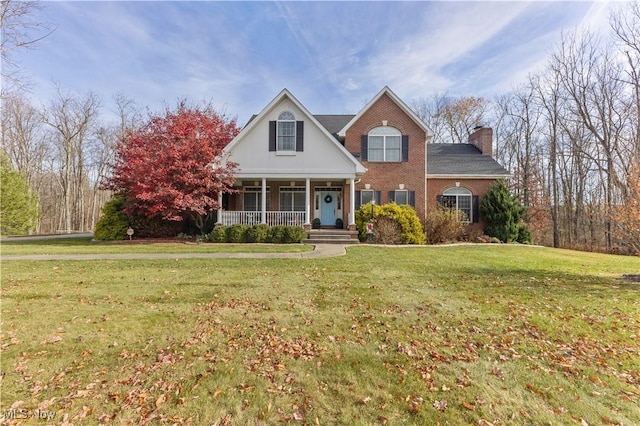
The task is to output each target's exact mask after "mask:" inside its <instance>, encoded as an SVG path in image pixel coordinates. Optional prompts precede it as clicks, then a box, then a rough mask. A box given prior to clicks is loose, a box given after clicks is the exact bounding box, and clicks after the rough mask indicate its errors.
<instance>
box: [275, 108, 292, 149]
mask: <svg viewBox="0 0 640 426" xmlns="http://www.w3.org/2000/svg"><path fill="white" fill-rule="evenodd" d="M295 150H296V118H295V117H294V116H293V114H291V113H290V112H289V111H286V112H283V113H282V114H280V115H279V116H278V151H295Z"/></svg>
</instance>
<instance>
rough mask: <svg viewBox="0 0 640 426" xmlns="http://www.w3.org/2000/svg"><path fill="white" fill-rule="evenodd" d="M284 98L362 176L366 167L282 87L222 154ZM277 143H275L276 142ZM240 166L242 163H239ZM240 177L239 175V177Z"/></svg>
mask: <svg viewBox="0 0 640 426" xmlns="http://www.w3.org/2000/svg"><path fill="white" fill-rule="evenodd" d="M284 99H289V100H290V101H291V102H293V104H294V105H295V106H296V107H298V108H299V109H300V110H301V111H302V113H303V114H304V116H305V117H304V120H303V121H308V122H310V123H311V124H313V125H314V126H315V127H316V128H317V129H318V130H319V131H320V132H322V133H323V134H324V136H325V137H326V138H327V140H328V141H330V142H331V143H332V144H333V145H334V146H335V147H336V148H337V149H338V150H339V151H340V152H341V153H342V155H343V156H344V157H345V158H347V159H348V160H349V161H350V162H351V163H353V165H354V167H355V176H362V175H363V174H364V173H365V172H366V171H367V169H366V168H365V167H364V166H363V165H362V163H360V162H359V161H358V160H356V159H355V158H354V156H353V155H351V153H350V152H349V151H347V149H346V148H345V147H344V146H342V144H341V143H340V142H339V141H338V140H337V139H336V138H335V137H334V136H333V135H332V134H331V133H329V131H328V130H327V129H326V128H325V127H324V126H323V125H322V124H320V122H319V121H318V120H317V119H316V118H315V117H314V116H313V115H312V114H311V113H310V112H309V111H308V110H307V108H305V106H304V105H302V104H301V103H300V101H298V100H297V99H296V98H295V97H294V96H293V95H292V94H291V92H289V91H288V90H287V89H282V91H281V92H280V93H279V94H278V96H276V97H275V98H273V100H272V101H271V102H269V103H268V104H267V106H265V107H264V108H263V110H262V111H260V113H259V114H258V115H257V116H256V117H255V118H254V119H253V120H251V122H250V123H249V124H247V125H246V126H245V127H244V128H243V129H242V130H241V131H240V133H238V135H237V136H236V137H235V138H233V140H232V141H231V142H230V143H229V144H228V145H227V146H225V147H224V148H223V149H222V152H223V156H224V155H226V156H228V155H230V154H231V153H232V152H233V150H234V148H235V147H236V145H238V144H239V143H240V142H242V140H243V139H244V137H245V136H246V135H248V134H249V133H251V131H252V130H253V129H254V128H255V127H256V126H258V125H259V123H261V122H262V121H263V120H264V119H265V117H267V116H268V115H269V114H270V113H271V111H272V110H273V109H274V108H275V107H276V106H277V105H279V104H280V103H281V102H282V101H283V100H284ZM276 134H277V132H276ZM276 145H277V144H276ZM240 166H242V165H240ZM252 173H253V174H254V175H255V174H256V173H261V171H255V170H254V171H253V172H252ZM273 173H274V172H273V171H272V170H267V171H265V172H264V173H262V175H261V176H263V175H267V174H269V176H277V174H273ZM330 174H331V173H326V174H325V175H330ZM236 176H238V177H240V175H239V174H238V173H236ZM306 176H309V177H312V178H313V177H315V176H313V175H307V174H305V175H304V176H300V177H306ZM349 177H353V175H349V176H344V178H345V179H347V178H349ZM240 178H241V177H240ZM336 178H339V179H341V178H342V177H341V176H336Z"/></svg>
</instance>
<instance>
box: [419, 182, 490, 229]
mask: <svg viewBox="0 0 640 426" xmlns="http://www.w3.org/2000/svg"><path fill="white" fill-rule="evenodd" d="M494 182H495V179H429V178H427V211H430V210H432V209H436V208H438V196H439V195H442V193H443V192H444V191H445V190H447V189H449V188H454V187H456V186H458V185H459V186H460V187H461V188H466V189H468V190H469V191H471V194H472V195H477V196H479V197H480V198H479V201H482V197H483V196H484V194H486V193H487V191H488V190H489V187H490V186H491V185H492V184H493V183H494ZM470 226H471V227H473V228H477V229H480V230H481V229H484V227H485V226H486V224H485V223H484V221H483V220H482V219H481V220H480V222H479V223H474V224H472V225H470Z"/></svg>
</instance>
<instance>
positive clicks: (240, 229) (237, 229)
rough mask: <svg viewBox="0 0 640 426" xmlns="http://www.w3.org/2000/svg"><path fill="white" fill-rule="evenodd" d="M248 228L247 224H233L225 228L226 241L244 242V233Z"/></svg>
mask: <svg viewBox="0 0 640 426" xmlns="http://www.w3.org/2000/svg"><path fill="white" fill-rule="evenodd" d="M248 229H249V226H248V225H240V224H235V225H231V226H229V227H227V229H226V232H225V234H226V241H227V242H228V243H244V242H245V241H246V240H245V233H246V232H247V230H248Z"/></svg>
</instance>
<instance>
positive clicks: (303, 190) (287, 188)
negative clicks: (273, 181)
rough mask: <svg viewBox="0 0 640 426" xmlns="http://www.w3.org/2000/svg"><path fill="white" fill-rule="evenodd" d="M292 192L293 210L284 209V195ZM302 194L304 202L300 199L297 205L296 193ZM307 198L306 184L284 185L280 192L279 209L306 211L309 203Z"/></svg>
mask: <svg viewBox="0 0 640 426" xmlns="http://www.w3.org/2000/svg"><path fill="white" fill-rule="evenodd" d="M289 194H291V200H290V203H291V207H292V208H293V209H292V210H284V209H283V206H282V205H283V204H284V203H283V196H286V195H289ZM299 194H301V195H302V202H301V203H300V200H298V204H297V205H296V195H299ZM306 202H307V198H306V188H305V187H304V186H283V187H281V188H280V193H279V194H278V209H279V211H282V212H303V211H306V208H307V205H306Z"/></svg>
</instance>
